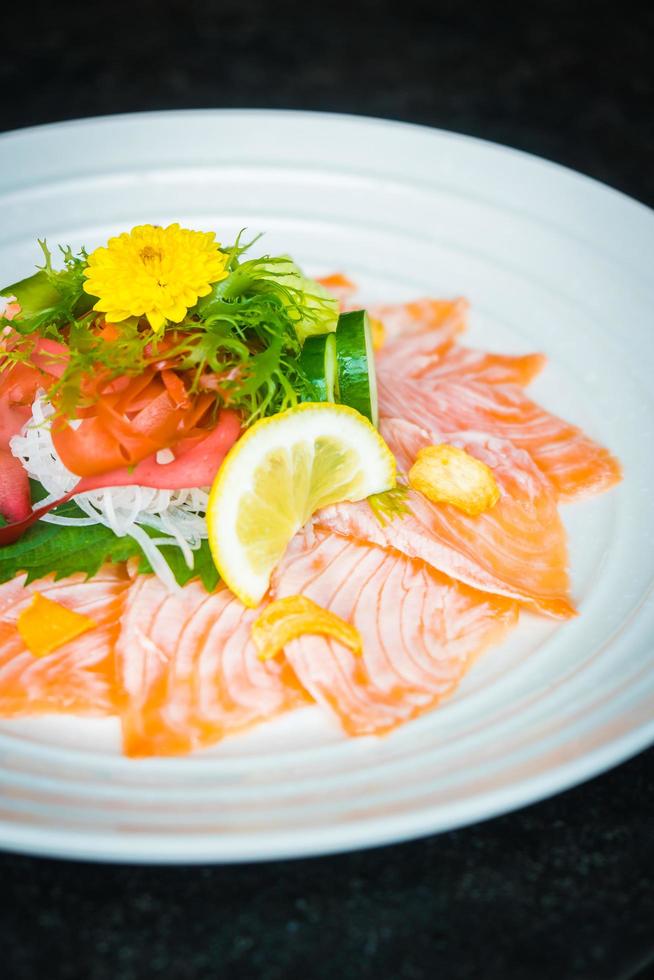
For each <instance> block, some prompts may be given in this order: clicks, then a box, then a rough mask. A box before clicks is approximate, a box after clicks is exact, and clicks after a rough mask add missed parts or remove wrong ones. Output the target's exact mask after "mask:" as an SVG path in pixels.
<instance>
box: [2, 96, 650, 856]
mask: <svg viewBox="0 0 654 980" xmlns="http://www.w3.org/2000/svg"><path fill="white" fill-rule="evenodd" d="M0 164H1V166H0V214H1V215H2V222H1V223H0V281H2V282H12V281H14V280H15V279H18V278H20V277H22V276H23V275H25V274H26V271H27V270H29V269H30V268H31V267H33V265H34V264H35V262H36V261H37V259H38V253H37V249H36V246H35V242H36V238H37V237H41V238H42V237H43V236H45V237H47V239H48V240H49V242H50V243H56V242H61V243H66V244H71V245H72V246H74V247H78V246H81V245H83V244H84V245H86V246H87V247H92V246H95V245H96V244H98V243H100V242H102V241H103V240H106V238H107V237H108V236H109V235H111V234H114V233H116V232H119V231H121V230H124V229H126V228H129V227H131V226H132V225H135V224H139V223H141V222H156V223H161V224H165V223H168V222H171V221H180V222H181V223H182V224H183V225H186V226H189V227H196V228H207V229H216V230H218V232H219V237H220V238H221V240H223V241H229V240H230V239H232V238H233V237H234V236H235V234H236V233H237V232H238V231H239V229H240V228H242V227H244V226H246V227H247V228H248V229H249V230H250V231H251V232H253V233H254V232H259V231H264V232H266V237H265V240H264V248H265V250H270V251H272V252H290V253H291V254H292V255H294V256H295V257H297V259H298V260H299V261H300V262H301V263H302V264H303V265H304V266H305V267H306V268H307V269H308V270H309V271H311V272H314V273H321V272H327V271H330V270H331V271H335V270H342V271H346V272H347V273H349V274H350V275H351V276H352V277H353V278H355V279H356V280H358V281H359V283H360V284H361V286H362V291H363V293H362V295H363V297H364V299H382V298H383V299H388V300H393V299H404V298H409V297H415V296H418V295H421V294H431V295H436V296H438V295H441V296H452V295H458V294H463V295H465V296H467V297H469V299H470V300H471V302H472V311H473V314H472V330H471V336H470V341H471V342H472V343H476V344H478V345H480V346H487V347H489V348H496V349H499V350H512V351H531V350H543V351H545V352H546V353H547V354H548V355H549V356H550V364H549V366H548V368H547V369H546V371H545V374H544V376H543V377H542V379H539V380H538V382H537V383H536V385H535V386H534V391H535V395H536V397H538V398H540V399H541V400H542V401H543V402H544V403H545V404H546V405H547V406H548V407H550V408H553V409H554V410H556V411H557V412H558V413H559V414H562V415H564V416H566V417H568V418H570V419H571V420H573V421H575V422H578V423H579V424H581V425H582V426H584V427H585V428H586V430H587V431H588V432H589V433H590V434H591V435H593V436H595V437H596V438H598V439H599V440H600V441H602V442H603V443H605V444H607V445H608V446H609V447H610V448H611V449H613V450H614V451H615V452H616V453H617V454H618V455H619V456H620V458H621V460H622V461H623V464H624V469H625V480H624V483H623V484H622V485H621V486H620V487H619V488H617V489H616V490H615V491H613V492H611V493H609V494H606V495H604V496H602V497H599V498H597V499H593V500H590V501H588V502H585V503H580V504H576V505H574V506H568V507H566V508H564V519H565V521H566V525H567V527H568V528H569V531H570V550H571V562H572V576H573V583H574V595H575V598H576V599H577V601H578V603H579V608H580V612H581V615H580V616H579V617H578V618H577V619H575V620H574V621H572V622H569V623H565V624H563V625H562V624H555V623H552V622H549V621H547V620H544V619H537V618H535V617H530V616H528V615H523V617H522V621H521V624H520V626H519V628H518V630H517V631H516V632H515V633H514V635H513V636H512V637H511V638H510V639H509V641H508V642H507V643H506V644H505V645H503V646H502V647H498V648H497V649H495V650H492V651H491V652H489V653H487V654H486V655H485V656H484V657H483V658H482V659H481V660H480V661H479V662H478V664H477V665H476V666H475V667H474V668H473V669H472V671H471V672H470V674H469V675H468V677H467V678H466V680H465V682H464V684H463V685H462V686H461V688H460V690H459V691H458V693H457V694H456V696H455V697H453V698H452V699H451V700H450V701H449V702H448V703H446V704H444V705H443V706H442V707H441V708H440V709H439V710H437V711H434V712H433V713H431V714H429V715H426V716H424V717H422V718H420V719H419V720H417V721H415V722H413V723H411V724H407V725H406V726H404V727H403V728H401V729H400V730H399V731H397V732H395V733H394V734H392V735H390V736H387V737H386V738H382V739H374V738H371V739H360V740H347V739H346V738H344V737H343V736H341V734H340V732H339V730H338V728H337V727H336V725H335V724H333V723H332V722H330V721H329V720H328V719H326V718H325V717H324V716H323V715H322V714H321V712H320V711H319V709H317V708H309V709H303V710H302V711H300V712H297V713H295V714H293V715H289V716H287V717H285V718H282V719H280V720H278V721H277V722H274V723H272V724H270V725H266V726H262V727H260V728H259V729H257V730H254V731H252V732H251V733H249V734H247V735H244V736H239V737H233V738H231V739H229V740H227V741H225V742H223V743H222V744H221V745H218V746H216V747H215V748H214V749H212V750H211V751H207V752H204V753H198V754H196V755H195V756H192V757H189V758H184V759H155V760H145V761H132V760H128V759H125V758H123V757H122V756H121V755H120V751H119V740H118V729H117V723H116V722H114V720H109V721H88V720H81V719H73V718H54V717H48V718H39V719H32V720H23V721H15V722H9V721H3V722H1V723H0V797H1V798H0V845H2V846H4V847H7V848H13V849H16V850H21V851H29V852H33V853H40V854H49V855H65V856H75V857H89V858H97V859H102V860H121V859H122V860H129V861H152V862H155V861H156V862H161V861H168V862H175V861H244V860H251V859H264V858H273V857H288V856H299V855H306V854H320V853H326V852H330V851H338V850H346V849H349V848H357V847H363V846H369V845H373V844H381V843H387V842H392V841H400V840H404V839H406V838H410V837H415V836H419V835H421V834H428V833H432V832H435V831H439V830H445V829H447V828H451V827H455V826H459V825H461V824H466V823H470V822H472V821H476V820H480V819H482V818H484V817H489V816H492V815H494V814H498V813H502V812H504V811H507V810H510V809H512V808H515V807H518V806H521V805H523V804H526V803H529V802H532V801H534V800H537V799H540V798H541V797H543V796H546V795H548V794H550V793H554V792H556V791H557V790H561V789H564V788H565V787H568V786H571V785H573V784H575V783H578V782H579V781H581V780H584V779H587V778H588V777H590V776H593V775H594V774H596V773H598V772H600V771H601V770H603V769H606V768H607V767H608V766H611V765H614V764H616V763H618V762H620V761H621V760H623V759H625V758H627V757H628V756H630V755H632V754H633V753H635V752H637V751H638V750H639V749H641V748H643V747H644V746H646V745H648V744H649V743H650V742H651V741H652V740H654V650H653V644H652V637H653V636H654V604H653V603H652V601H651V594H650V592H651V584H652V580H653V577H654V508H652V504H651V497H652V490H653V488H654V463H653V455H654V454H653V453H652V445H653V444H654V405H653V401H652V380H651V379H652V372H653V369H654V357H653V349H654V324H653V323H652V311H653V310H654V285H653V280H652V272H651V260H652V255H653V254H654V216H653V214H652V212H650V211H649V210H648V209H647V208H645V207H643V206H642V205H639V204H637V203H636V202H634V201H632V200H630V199H628V198H626V197H624V196H622V195H620V194H618V193H616V192H615V191H612V190H610V189H608V188H607V187H604V186H602V185H600V184H597V183H595V182H593V181H591V180H588V179H587V178H584V177H581V176H579V175H578V174H575V173H572V172H570V171H567V170H564V169H562V168H560V167H558V166H555V165H553V164H551V163H547V162H544V161H542V160H538V159H535V158H533V157H529V156H526V155H525V154H522V153H518V152H516V151H514V150H509V149H505V148H502V147H499V146H494V145H492V144H488V143H483V142H479V141H477V140H472V139H467V138H463V137H460V136H456V135H453V134H451V133H443V132H438V131H434V130H429V129H424V128H421V127H416V126H408V125H403V124H400V123H391V122H382V121H376V120H369V119H360V118H350V117H344V116H330V115H322V114H311V113H295V112H259V111H249V112H244V111H240V110H239V111H215V112H173V113H160V114H144V115H134V116H123V117H109V118H105V119H97V120H95V119H93V120H87V121H82V122H74V123H65V124H62V125H57V126H47V127H43V128H37V129H31V130H24V131H22V132H16V133H10V134H8V135H6V136H4V137H2V138H1V139H0Z"/></svg>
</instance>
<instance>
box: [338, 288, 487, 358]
mask: <svg viewBox="0 0 654 980" xmlns="http://www.w3.org/2000/svg"><path fill="white" fill-rule="evenodd" d="M350 308H352V304H350ZM468 308H469V303H468V301H467V300H465V299H461V298H458V299H452V300H449V299H416V300H412V301H410V302H408V303H373V304H372V305H368V306H367V307H366V309H367V310H368V313H369V315H370V316H371V317H374V318H375V319H376V320H381V322H382V323H383V324H384V331H385V336H386V342H387V344H388V346H390V345H391V344H394V343H395V341H397V340H400V339H401V340H403V341H405V340H406V339H408V338H409V337H411V336H413V335H414V334H424V333H429V334H435V335H436V336H437V337H439V338H442V339H443V340H444V339H445V338H447V339H448V340H452V339H453V338H454V337H456V336H457V335H458V334H460V333H461V332H462V331H464V330H465V329H466V327H467V316H468ZM386 349H387V348H384V352H386Z"/></svg>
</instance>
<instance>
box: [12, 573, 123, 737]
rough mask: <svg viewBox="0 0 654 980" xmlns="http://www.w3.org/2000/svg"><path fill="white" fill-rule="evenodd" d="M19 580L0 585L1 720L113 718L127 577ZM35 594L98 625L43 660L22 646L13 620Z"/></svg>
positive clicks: (118, 701) (117, 695)
mask: <svg viewBox="0 0 654 980" xmlns="http://www.w3.org/2000/svg"><path fill="white" fill-rule="evenodd" d="M24 583H25V576H24V575H19V576H18V577H17V578H15V579H13V580H12V581H11V582H6V583H5V584H4V585H2V586H0V716H2V717H11V716H14V715H30V714H43V713H50V712H65V713H67V714H85V715H108V714H116V712H117V710H118V708H119V707H120V705H121V701H122V693H121V687H120V684H119V683H117V680H116V671H115V663H114V644H115V642H116V639H117V636H118V630H119V619H120V614H121V611H122V607H123V601H124V598H125V595H126V591H127V588H128V586H129V578H128V576H127V574H126V572H125V571H124V569H122V568H120V567H118V566H105V567H104V568H102V569H101V570H100V571H99V572H98V573H97V574H96V575H94V576H93V578H92V579H89V580H86V579H85V578H84V576H83V575H73V576H71V577H69V578H63V579H60V580H59V581H57V582H56V581H54V580H53V579H52V578H51V577H49V578H47V579H41V580H40V581H38V582H32V583H31V584H30V585H25V584H24ZM35 592H39V593H40V594H41V595H43V596H46V597H47V598H48V599H52V600H53V601H54V602H58V603H60V604H61V605H62V606H67V607H68V608H70V609H72V610H74V611H75V612H78V613H82V614H83V615H85V616H89V617H90V618H91V619H93V620H94V622H95V623H96V624H97V625H96V627H95V628H94V629H91V630H89V631H88V632H87V633H84V634H83V635H82V636H78V637H77V638H76V639H74V640H71V641H70V642H68V643H66V644H64V645H63V646H61V647H59V648H58V649H57V650H54V651H53V652H52V653H50V654H48V655H47V656H43V657H35V656H34V655H33V654H32V653H30V651H29V650H28V649H27V648H26V647H25V644H24V643H23V640H22V639H21V637H20V635H19V633H18V629H17V626H16V621H17V619H18V616H19V615H20V613H21V612H22V610H23V609H24V608H25V607H26V606H27V605H29V603H30V602H31V600H32V596H33V595H34V593H35Z"/></svg>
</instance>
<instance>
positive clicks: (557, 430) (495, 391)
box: [379, 369, 622, 501]
mask: <svg viewBox="0 0 654 980" xmlns="http://www.w3.org/2000/svg"><path fill="white" fill-rule="evenodd" d="M379 405H380V413H381V414H382V415H385V416H387V417H389V418H396V417H398V416H401V417H403V418H406V419H409V420H410V421H412V422H415V423H416V424H417V425H424V426H426V427H427V428H435V429H438V430H439V431H441V432H444V433H448V432H457V431H459V430H461V429H466V430H475V431H478V432H486V433H488V434H489V435H494V436H498V437H500V438H502V439H508V440H510V441H511V442H513V443H514V445H515V446H518V447H519V448H520V449H524V450H525V451H526V452H528V453H529V454H530V456H531V457H532V459H533V460H534V462H535V463H536V464H537V466H538V467H539V469H540V470H541V471H542V472H543V473H544V474H545V475H546V476H547V477H548V478H549V480H550V481H551V482H552V485H553V486H554V487H555V489H556V491H557V492H558V494H559V496H560V498H561V499H562V500H568V501H569V500H577V499H579V498H580V497H584V496H588V495H589V494H594V493H601V492H602V491H604V490H608V489H609V487H612V486H613V485H614V484H616V483H618V482H619V481H620V479H621V477H622V470H621V467H620V464H619V462H618V460H617V459H616V458H615V457H614V456H612V455H611V453H610V452H609V451H608V449H605V448H604V446H601V445H600V444H599V443H597V442H595V441H594V440H593V439H591V438H590V437H589V436H587V435H585V433H584V432H582V430H581V429H579V428H577V426H575V425H571V424H570V423H569V422H565V421H564V420H563V419H560V418H557V416H556V415H552V414H551V413H550V412H547V411H546V410H545V409H544V408H541V406H540V405H537V404H536V402H534V401H532V400H531V399H530V398H528V397H527V395H526V394H525V393H524V391H522V389H521V388H519V387H518V386H517V385H509V384H488V383H486V382H484V381H476V380H475V381H473V380H468V379H465V380H463V379H460V378H458V379H455V378H450V379H444V380H442V381H439V382H438V383H437V384H432V385H429V386H425V385H422V384H421V383H420V382H419V381H416V380H411V379H406V378H402V377H400V376H398V375H397V374H394V373H393V372H392V371H391V370H389V369H385V370H384V369H382V370H381V371H380V372H379Z"/></svg>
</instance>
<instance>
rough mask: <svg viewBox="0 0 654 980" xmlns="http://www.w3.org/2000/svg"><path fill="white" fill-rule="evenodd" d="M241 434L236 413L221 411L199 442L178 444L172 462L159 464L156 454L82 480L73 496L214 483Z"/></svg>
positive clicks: (166, 488)
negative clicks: (118, 489) (113, 489)
mask: <svg viewBox="0 0 654 980" xmlns="http://www.w3.org/2000/svg"><path fill="white" fill-rule="evenodd" d="M240 434H241V420H240V417H239V415H238V414H237V412H234V411H232V410H231V409H223V410H222V411H221V412H220V415H219V416H218V422H217V424H216V426H215V428H214V429H212V430H211V432H209V433H208V434H207V435H206V436H203V437H202V438H200V439H199V440H198V439H197V437H196V438H195V439H190V440H187V441H186V442H184V443H180V444H179V446H178V447H176V448H177V452H176V453H175V459H174V460H173V461H172V462H171V463H158V462H157V459H156V455H153V456H150V457H148V458H147V459H144V460H142V461H141V462H140V463H139V464H138V465H137V466H135V467H134V468H133V469H130V468H129V467H127V466H123V467H120V468H119V469H114V470H111V471H109V472H107V473H101V474H98V475H95V476H91V477H85V478H84V479H82V480H80V482H79V483H78V484H77V486H76V487H75V493H84V492H85V491H86V490H100V489H103V488H106V487H128V486H135V485H139V486H142V487H154V488H155V489H156V490H181V489H183V488H184V487H206V486H209V485H210V484H211V483H213V479H214V477H215V475H216V473H217V472H218V468H219V466H220V464H221V463H222V461H223V459H224V458H225V456H226V455H227V453H228V451H229V450H230V449H231V447H232V446H233V445H234V443H235V442H236V440H237V439H238V437H239V435H240Z"/></svg>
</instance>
